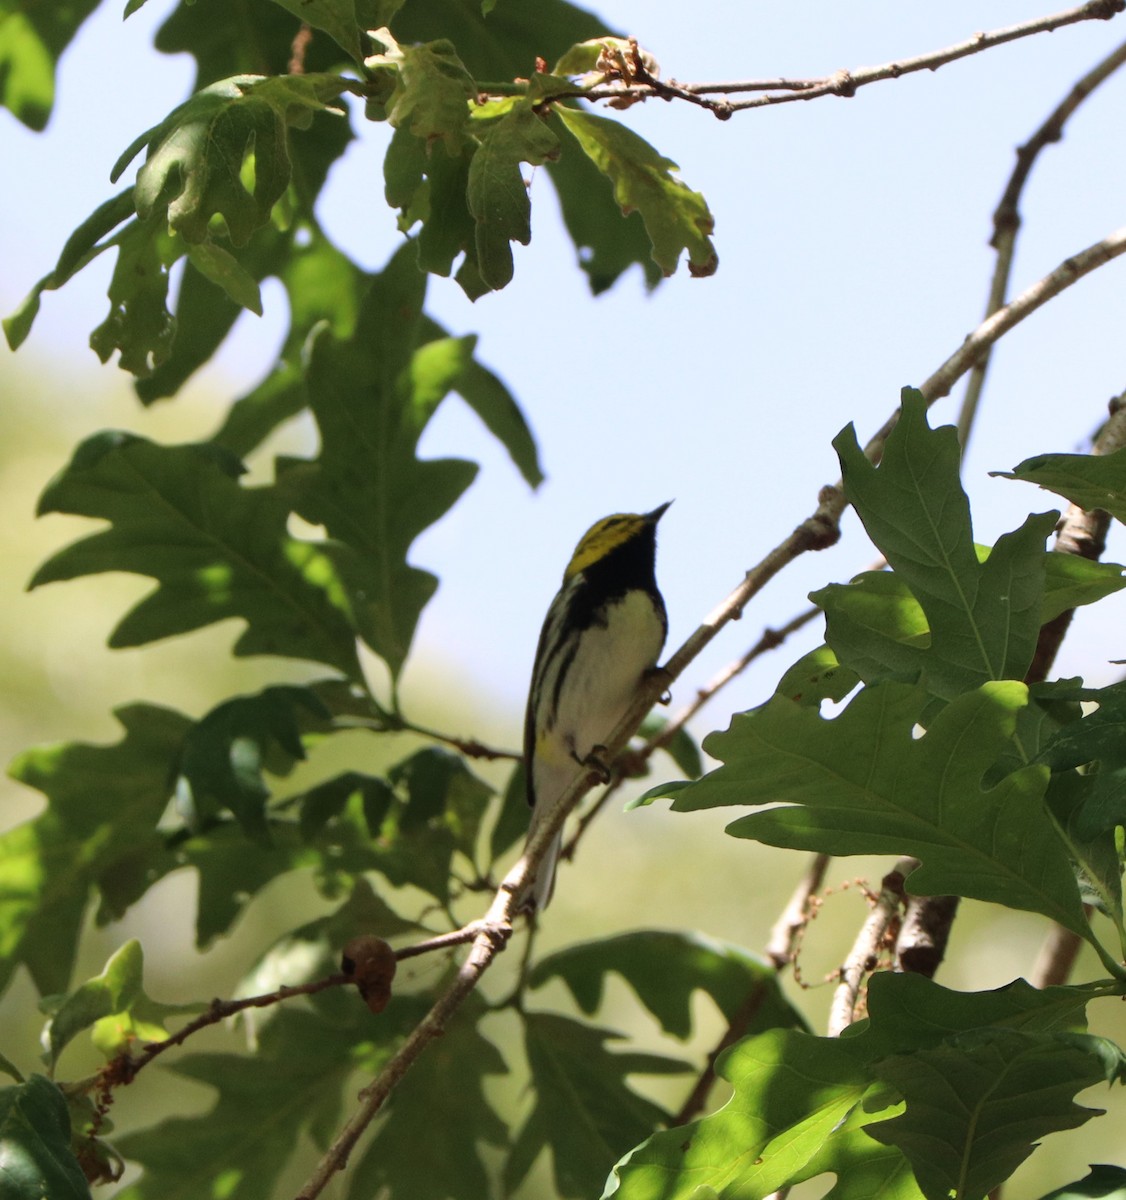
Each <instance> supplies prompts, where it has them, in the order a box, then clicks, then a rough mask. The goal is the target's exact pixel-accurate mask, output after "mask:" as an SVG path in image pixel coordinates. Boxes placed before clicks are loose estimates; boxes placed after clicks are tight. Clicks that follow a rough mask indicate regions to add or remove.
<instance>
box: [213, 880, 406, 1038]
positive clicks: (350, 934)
mask: <svg viewBox="0 0 1126 1200" xmlns="http://www.w3.org/2000/svg"><path fill="white" fill-rule="evenodd" d="M420 932H422V927H421V926H419V925H416V924H415V923H414V922H413V921H404V920H403V919H402V918H401V917H400V916H399V915H398V913H396V912H394V910H393V909H392V908H391V907H390V905H388V904H387V902H386V901H385V900H384V899H383V898H382V897H381V896H379V895H377V894H376V892H375V891H374V890H373V889H372V886H371V884H370V883H368V881H367V880H366V879H365V878H364V877H363V876H359V877H357V879H356V882H355V884H354V886H353V887H352V891H351V893H350V894H349V896H348V898H347V899H346V900H345V901H344V903H343V904H341V905H340V906H339V908H337V909H336V910H335V911H333V912H331V913H329V914H328V915H327V916H324V917H317V918H316V919H315V920H313V921H308V922H306V923H305V924H304V925H299V926H298V927H297V928H296V929H293V930H291V931H290V932H288V933H285V934H283V935H282V936H281V937H280V938H278V939H277V941H276V942H274V943H273V945H271V946H270V948H269V949H268V950H267V951H266V952H265V953H264V954H263V955H262V956H261V957H260V958H259V959H258V960H257V962H255V964H254V966H253V967H252V968H251V969H250V970H249V971H248V972H247V973H246V974H245V975H244V976H243V977H242V979H241V980H240V981H239V985H238V988H237V990H236V992H235V995H236V997H238V996H261V995H265V994H266V993H267V992H274V991H277V989H278V988H279V987H282V986H283V985H293V984H300V983H307V982H309V981H310V980H313V979H319V978H322V977H323V976H325V975H327V974H329V973H330V972H335V971H337V970H339V969H340V952H341V951H342V950H343V949H344V947H345V945H347V943H348V942H350V941H351V940H352V939H353V938H355V937H357V936H359V935H361V934H371V935H374V936H376V937H380V938H384V939H388V938H392V937H398V936H402V935H403V934H408V933H410V934H419V933H420ZM275 1011H276V1006H273V1007H272V1008H269V1009H263V1010H261V1011H260V1012H259V1013H258V1014H257V1017H256V1023H257V1024H258V1025H261V1023H262V1022H264V1021H265V1020H268V1019H269V1018H270V1017H271V1016H272V1015H273V1014H274V1012H275Z"/></svg>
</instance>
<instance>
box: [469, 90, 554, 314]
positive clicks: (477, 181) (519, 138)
mask: <svg viewBox="0 0 1126 1200" xmlns="http://www.w3.org/2000/svg"><path fill="white" fill-rule="evenodd" d="M558 156H559V139H558V138H557V137H556V136H555V134H554V133H552V132H551V129H550V128H549V127H548V125H547V123H546V121H545V120H544V119H543V118H542V117H541V116H540V115H539V114H538V113H537V112H536V111H535V109H534V108H533V107H532V105H531V103H530V102H528V101H524V102H521V103H519V104H517V105H515V106H514V107H513V108H512V109H511V111H510V112H509V113H508V114H507V115H505V116H503V117H501V118H500V119H499V120H497V121H495V122H494V123H493V124H492V125H491V126H490V127H489V129H488V131H487V132H486V133H485V135H484V137H483V138H482V139H481V145H480V146H479V147H478V149H477V153H476V154H474V156H473V161H472V162H471V163H470V165H469V181H468V191H467V193H466V194H467V196H468V200H469V211H470V212H471V213H472V214H473V219H474V221H475V222H476V247H477V263H476V265H477V269H478V271H479V272H480V275H481V278H482V279H483V280H484V282H485V284H486V285H487V286H488V287H490V288H492V289H493V290H494V291H498V290H499V289H500V288H502V287H504V286H505V285H506V284H507V283H509V282H510V281H511V279H512V273H513V263H512V249H511V247H510V245H509V243H510V242H520V243H521V244H522V245H525V246H526V245H527V244H528V243H529V242H530V241H531V240H532V225H531V213H532V205H531V201H530V200H529V199H528V189H527V187H526V185H525V183H524V176H523V175H522V173H521V171H520V164H521V163H525V162H526V163H530V164H531V165H532V166H539V165H541V164H543V163H545V162H547V161H548V160H550V159H553V158H557V157H558Z"/></svg>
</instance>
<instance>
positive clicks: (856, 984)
mask: <svg viewBox="0 0 1126 1200" xmlns="http://www.w3.org/2000/svg"><path fill="white" fill-rule="evenodd" d="M918 865H919V863H918V860H917V859H914V858H901V859H900V860H899V861H898V862H897V863H896V864H895V866H894V867H893V868H892V870H890V871H889V872H888V873H887V874H886V875H885V876H884V878H883V882H882V883H881V885H880V892H879V895H878V896H876V899H875V902H874V904H873V905H872V911H871V912H870V913H869V914H868V919H867V920H866V921H865V922H864V924H863V925H862V926H861V928H860V932H859V933H858V934H857V936H856V941H855V942H854V943H853V946H852V949H851V950H850V951H849V953H848V957H847V958H846V959H845V960H844V962H843V963H842V965H841V981H840V983H838V984H837V990H836V991H835V992H834V993H833V1003H832V1005H831V1006H830V1009H829V1025H828V1031H827V1032H828V1034H829V1036H830V1037H839V1036H840V1035H841V1033H842V1032H844V1030H845V1029H847V1028H848V1026H849V1025H851V1024H852V1022H853V1021H854V1020H855V1018H856V1010H857V1006H858V1005H859V1003H860V993H861V990H862V989H863V986H864V976H865V975H868V974H870V973H871V972H872V971H873V970H875V968H876V965H877V963H878V962H879V960H880V954H881V952H882V951H883V950H884V949H886V948H887V946H888V944H889V942H890V943H891V944H892V945H894V942H895V934H896V932H897V929H896V927H897V925H898V922H899V910H900V907H901V906H902V904H903V903H904V900H905V896H904V892H903V881H904V880H905V879H906V878H907V876H908V875H910V874H911V872H912V871H913V870H914V869H915V868H916V867H917V866H918Z"/></svg>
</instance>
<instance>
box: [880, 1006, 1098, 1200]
mask: <svg viewBox="0 0 1126 1200" xmlns="http://www.w3.org/2000/svg"><path fill="white" fill-rule="evenodd" d="M1101 1042H1102V1039H1098V1038H1092V1037H1090V1036H1088V1035H1080V1034H1043V1033H1041V1034H1031V1033H1025V1032H1017V1031H1015V1030H1000V1029H989V1030H984V1029H983V1030H977V1031H974V1032H973V1033H967V1034H963V1035H961V1036H960V1037H958V1038H954V1039H951V1041H950V1042H948V1043H946V1044H944V1045H940V1046H937V1047H935V1048H933V1049H930V1050H922V1051H917V1052H915V1053H913V1054H910V1055H899V1056H894V1057H892V1058H888V1059H885V1060H884V1061H883V1062H882V1063H879V1064H877V1066H876V1068H875V1072H876V1075H877V1076H878V1077H879V1078H881V1079H883V1080H885V1081H886V1082H887V1083H889V1084H891V1085H892V1086H893V1087H895V1089H896V1090H897V1091H898V1092H899V1093H900V1095H902V1096H903V1098H904V1099H905V1100H906V1101H907V1108H906V1111H905V1112H904V1113H902V1114H901V1115H899V1116H897V1117H894V1118H893V1119H892V1120H890V1121H882V1122H879V1123H878V1124H875V1125H869V1126H868V1127H867V1131H868V1133H869V1134H870V1135H871V1136H872V1137H874V1138H876V1139H877V1140H879V1141H881V1142H885V1143H888V1144H891V1145H894V1146H897V1147H898V1148H899V1149H900V1150H901V1151H902V1152H903V1153H904V1154H905V1155H906V1156H907V1158H908V1159H910V1161H911V1163H912V1166H913V1167H914V1169H915V1174H916V1177H917V1179H918V1181H919V1185H920V1187H921V1188H922V1190H923V1193H924V1194H925V1195H926V1196H927V1197H928V1200H948V1198H949V1197H951V1196H953V1197H955V1198H956V1200H983V1198H984V1197H985V1196H986V1195H987V1194H988V1193H989V1192H990V1191H991V1190H992V1189H993V1188H994V1187H996V1186H997V1185H999V1184H1000V1183H1002V1182H1003V1181H1004V1180H1006V1179H1008V1177H1009V1176H1010V1175H1011V1174H1012V1173H1013V1171H1015V1170H1016V1168H1017V1167H1018V1166H1019V1165H1020V1164H1021V1163H1022V1162H1023V1161H1024V1160H1025V1159H1026V1158H1027V1157H1028V1156H1029V1155H1030V1154H1031V1153H1032V1151H1033V1150H1034V1149H1035V1148H1036V1145H1037V1144H1038V1139H1039V1138H1042V1137H1043V1136H1044V1135H1045V1134H1048V1133H1053V1132H1055V1131H1056V1130H1061V1129H1074V1128H1075V1127H1076V1126H1078V1125H1082V1124H1083V1123H1084V1122H1086V1121H1088V1120H1090V1118H1091V1117H1093V1116H1096V1115H1098V1113H1099V1112H1100V1111H1101V1110H1098V1109H1089V1108H1082V1107H1080V1106H1079V1105H1077V1104H1075V1103H1074V1101H1073V1100H1072V1097H1073V1096H1074V1095H1075V1093H1076V1092H1079V1091H1081V1090H1082V1089H1083V1088H1085V1087H1089V1086H1090V1085H1091V1084H1093V1083H1097V1082H1099V1081H1100V1080H1102V1079H1106V1078H1107V1074H1106V1069H1105V1062H1104V1057H1103V1051H1104V1050H1105V1043H1104V1044H1103V1045H1099V1043H1101ZM1112 1078H1113V1076H1112Z"/></svg>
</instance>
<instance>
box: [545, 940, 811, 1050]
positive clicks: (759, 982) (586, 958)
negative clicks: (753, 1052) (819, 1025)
mask: <svg viewBox="0 0 1126 1200" xmlns="http://www.w3.org/2000/svg"><path fill="white" fill-rule="evenodd" d="M611 971H616V972H617V973H618V974H619V975H621V976H622V978H623V979H624V980H625V981H626V982H627V983H628V984H629V985H630V987H631V988H633V990H634V992H636V994H637V998H638V999H639V1000H640V1001H641V1003H642V1004H644V1005H645V1007H646V1008H647V1009H648V1010H649V1011H650V1012H651V1013H652V1014H653V1016H654V1017H655V1018H656V1019H657V1021H658V1022H659V1023H660V1025H661V1028H662V1029H664V1030H665V1032H666V1033H671V1034H672V1035H673V1036H674V1037H678V1038H681V1039H685V1038H688V1037H689V1036H690V1035H691V1033H692V999H693V996H694V995H695V992H696V990H697V989H698V988H699V989H702V990H703V991H705V992H707V994H708V995H709V996H711V998H712V999H713V1000H714V1001H715V1003H716V1007H717V1008H718V1009H719V1011H720V1012H721V1013H722V1014H723V1015H724V1016H725V1017H726V1018H727V1020H728V1022H732V1021H735V1020H736V1019H737V1018H738V1019H739V1021H740V1023H741V1024H742V1026H743V1029H744V1032H750V1031H758V1030H762V1029H771V1028H774V1027H775V1026H779V1025H785V1026H798V1027H801V1026H802V1025H803V1024H804V1022H803V1021H802V1018H801V1017H800V1016H799V1015H798V1013H797V1012H796V1011H795V1010H794V1009H793V1008H792V1007H791V1006H790V1004H789V1003H788V1002H787V1001H786V1000H785V998H784V997H783V996H782V993H781V990H780V989H779V986H778V973H777V971H775V970H774V969H773V967H771V966H769V965H768V964H767V963H765V962H763V960H762V959H760V958H758V957H756V956H755V955H753V954H749V953H748V952H747V951H746V950H743V949H741V948H740V947H738V946H734V945H731V944H730V943H727V942H718V941H715V940H713V939H712V938H707V937H704V936H703V934H690V933H679V932H672V931H666V930H661V929H644V930H637V931H636V932H633V933H623V934H619V935H617V936H616V937H609V938H599V939H598V940H597V941H593V942H581V943H579V944H577V945H574V946H567V947H565V948H564V949H562V950H557V951H556V952H555V953H554V954H549V955H548V956H547V957H546V958H544V959H542V960H541V961H540V962H538V963H537V964H536V967H535V969H534V970H533V972H532V974H531V976H530V980H529V981H530V983H531V985H532V987H542V986H543V985H544V984H545V983H547V982H548V981H549V980H551V979H555V978H559V979H562V980H563V982H564V983H566V984H567V986H568V988H570V990H571V994H572V995H573V996H574V997H575V1000H576V1002H577V1003H578V1005H579V1007H580V1008H581V1009H582V1010H583V1012H584V1013H586V1014H587V1015H588V1016H590V1015H592V1014H593V1013H595V1012H596V1011H597V1010H598V1008H599V1007H601V1004H602V994H603V989H604V987H605V983H606V976H607V975H608V974H609V973H610V972H611Z"/></svg>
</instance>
